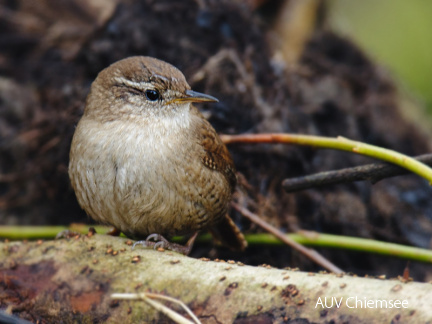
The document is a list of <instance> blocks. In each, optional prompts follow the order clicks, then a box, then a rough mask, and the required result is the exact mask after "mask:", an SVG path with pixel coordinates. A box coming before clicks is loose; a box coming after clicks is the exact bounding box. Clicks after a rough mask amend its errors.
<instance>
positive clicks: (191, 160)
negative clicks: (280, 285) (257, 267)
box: [69, 56, 247, 254]
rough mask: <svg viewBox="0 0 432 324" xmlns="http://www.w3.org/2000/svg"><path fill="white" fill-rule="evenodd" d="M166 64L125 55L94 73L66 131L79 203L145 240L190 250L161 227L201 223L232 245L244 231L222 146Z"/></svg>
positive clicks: (194, 227)
mask: <svg viewBox="0 0 432 324" xmlns="http://www.w3.org/2000/svg"><path fill="white" fill-rule="evenodd" d="M217 101H218V100H217V99H216V98H214V97H212V96H209V95H205V94H202V93H198V92H195V91H192V90H191V89H190V86H189V84H188V83H187V82H186V79H185V77H184V75H183V74H182V73H181V72H180V71H179V70H178V69H177V68H175V67H174V66H172V65H170V64H168V63H166V62H163V61H160V60H158V59H155V58H151V57H141V56H137V57H130V58H127V59H124V60H121V61H118V62H116V63H114V64H112V65H111V66H109V67H108V68H106V69H104V70H103V71H102V72H100V73H99V75H98V76H97V78H96V80H95V81H94V82H93V84H92V86H91V90H90V93H89V95H88V97H87V101H86V107H85V111H84V115H83V117H82V118H81V120H80V121H79V123H78V126H77V128H76V130H75V134H74V137H73V140H72V146H71V151H70V163H69V177H70V179H71V183H72V187H73V188H74V190H75V194H76V196H77V198H78V202H79V203H80V205H81V207H82V208H83V209H84V210H85V211H86V212H87V214H88V215H90V216H91V217H92V218H94V219H95V220H96V221H99V222H102V223H105V224H110V225H112V226H114V227H115V228H117V229H118V230H120V231H121V232H123V233H124V234H126V235H127V236H129V237H132V238H145V237H147V240H146V241H141V242H140V243H142V244H143V245H145V246H154V245H155V243H154V242H151V241H150V239H156V240H157V241H158V243H156V246H162V247H165V248H169V249H172V250H176V251H179V252H182V253H185V254H187V253H189V250H190V248H191V246H192V244H193V240H194V238H195V236H196V234H195V235H193V236H192V238H191V239H190V240H189V242H188V243H187V244H186V246H185V247H183V246H179V245H177V244H174V243H170V242H169V241H167V240H166V239H165V238H164V236H166V237H168V238H169V237H172V236H174V235H190V234H194V233H197V232H198V231H199V230H201V229H206V228H208V229H210V231H211V233H212V234H213V235H214V236H215V238H216V239H217V240H219V241H220V242H222V243H223V244H225V245H227V246H228V247H230V248H231V249H236V250H243V249H244V248H245V247H246V245H247V244H246V241H245V240H244V237H243V235H242V234H241V232H240V230H239V229H238V228H237V227H236V225H235V224H234V222H233V221H232V220H231V219H230V218H229V216H228V214H227V210H228V204H229V202H230V200H231V196H232V193H233V190H234V187H235V185H236V176H235V167H234V164H233V161H232V159H231V156H230V154H229V152H228V150H227V148H226V147H225V145H224V144H223V143H222V141H221V140H220V138H219V136H218V135H217V134H216V131H215V130H214V128H213V127H212V126H211V125H210V124H209V123H208V122H207V120H205V119H204V117H203V116H202V115H201V113H200V112H199V111H198V110H197V108H195V107H194V106H193V105H192V103H194V102H217Z"/></svg>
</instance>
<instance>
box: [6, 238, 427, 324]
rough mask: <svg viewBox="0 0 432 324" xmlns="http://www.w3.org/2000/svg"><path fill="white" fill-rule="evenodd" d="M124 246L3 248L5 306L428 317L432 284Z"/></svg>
mask: <svg viewBox="0 0 432 324" xmlns="http://www.w3.org/2000/svg"><path fill="white" fill-rule="evenodd" d="M128 244H130V241H129V240H127V239H124V238H119V237H110V236H105V235H94V236H91V237H88V236H84V235H82V236H77V237H75V238H69V239H61V240H56V241H43V242H42V241H39V242H11V243H1V244H0V248H1V249H0V296H1V297H0V304H1V308H2V309H3V310H4V309H5V308H7V310H8V311H9V312H12V313H13V314H14V315H16V316H19V317H21V318H25V319H28V320H31V321H39V322H42V323H54V322H56V323H60V322H62V323H77V322H79V323H95V322H108V323H143V322H145V323H147V322H158V323H160V322H163V323H164V322H169V321H170V320H169V319H168V318H167V317H166V316H165V315H163V314H161V313H160V312H158V311H156V310H154V309H152V307H151V306H149V305H148V304H147V303H145V302H143V301H116V300H113V299H112V298H111V294H113V293H123V292H131V293H137V292H152V293H158V294H163V295H167V296H171V297H174V298H176V299H178V300H181V301H182V302H184V303H185V304H187V305H188V306H189V308H190V309H191V310H192V311H193V312H194V313H195V314H196V315H197V317H198V318H199V319H200V320H201V321H202V323H233V322H236V323H238V322H241V323H252V322H253V323H300V322H299V321H300V320H301V323H312V322H313V323H328V322H331V321H334V322H335V323H341V322H344V323H345V322H346V323H348V322H349V323H383V322H387V323H390V322H392V323H402V322H403V323H426V322H428V321H432V308H431V307H430V305H431V304H432V286H431V285H430V284H426V283H416V282H408V283H402V282H400V281H398V280H380V279H370V278H358V277H353V276H348V275H344V276H340V275H334V274H316V273H305V272H301V271H292V270H279V269H274V268H271V267H252V266H246V265H242V264H239V263H237V262H234V261H218V262H215V261H209V260H204V259H193V258H190V257H185V256H182V255H179V254H177V253H172V252H169V251H165V252H160V251H155V250H152V249H144V248H141V247H137V248H135V249H134V250H132V248H131V246H130V245H128ZM356 298H357V302H356ZM390 301H391V302H390ZM396 301H399V303H397V302H396ZM360 302H361V304H360ZM366 302H369V306H368V307H366V305H365V304H366ZM339 303H340V304H339ZM338 305H340V306H338ZM386 305H387V306H386ZM168 306H169V307H171V308H173V309H174V310H176V311H178V312H179V313H181V314H184V313H185V312H184V311H182V310H180V309H179V308H178V307H177V306H176V305H168ZM396 306H398V307H396ZM328 307H329V308H328ZM185 316H186V317H187V315H185ZM296 320H297V321H296Z"/></svg>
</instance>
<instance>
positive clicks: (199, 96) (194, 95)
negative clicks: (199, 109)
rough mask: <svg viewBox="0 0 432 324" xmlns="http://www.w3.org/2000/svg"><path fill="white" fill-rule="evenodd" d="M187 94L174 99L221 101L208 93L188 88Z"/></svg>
mask: <svg viewBox="0 0 432 324" xmlns="http://www.w3.org/2000/svg"><path fill="white" fill-rule="evenodd" d="M186 96H187V97H183V98H177V99H174V101H176V102H219V100H217V99H216V98H215V97H212V96H209V95H206V94H204V93H200V92H196V91H192V90H186Z"/></svg>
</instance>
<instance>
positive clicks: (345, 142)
mask: <svg viewBox="0 0 432 324" xmlns="http://www.w3.org/2000/svg"><path fill="white" fill-rule="evenodd" d="M221 138H222V140H223V141H224V142H225V143H226V144H230V143H283V144H297V145H307V146H314V147H320V148H326V149H336V150H342V151H348V152H353V153H357V154H362V155H366V156H370V157H373V158H377V159H380V160H383V161H387V162H390V163H393V164H396V165H399V166H400V167H402V168H405V169H407V170H410V171H411V172H413V173H416V174H418V175H419V176H421V177H423V178H425V179H427V180H428V181H429V183H430V184H432V169H431V168H430V167H428V166H427V165H426V164H424V163H422V162H420V161H417V160H416V159H414V158H412V157H409V156H407V155H404V154H401V153H399V152H396V151H393V150H389V149H385V148H382V147H378V146H375V145H370V144H366V143H362V142H357V141H353V140H350V139H347V138H344V137H340V136H339V137H337V138H331V137H323V136H312V135H297V134H283V133H281V134H247V135H222V136H221Z"/></svg>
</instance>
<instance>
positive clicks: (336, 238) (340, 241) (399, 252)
mask: <svg viewBox="0 0 432 324" xmlns="http://www.w3.org/2000/svg"><path fill="white" fill-rule="evenodd" d="M287 236H289V237H290V238H291V239H293V240H294V241H296V242H297V243H300V244H303V245H307V246H313V247H323V248H337V249H345V250H352V251H359V252H366V253H376V254H381V255H385V256H392V257H398V258H402V259H408V260H413V261H420V262H427V263H432V250H428V249H422V248H417V247H412V246H406V245H401V244H395V243H388V242H382V241H376V240H370V239H364V238H357V237H350V236H342V235H332V234H321V233H317V232H308V231H302V232H299V233H293V234H287ZM245 237H246V240H247V241H248V244H249V246H252V245H259V244H261V245H281V244H282V243H281V242H280V241H279V240H278V239H277V238H276V237H274V236H273V235H272V234H251V235H246V236H245Z"/></svg>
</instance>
